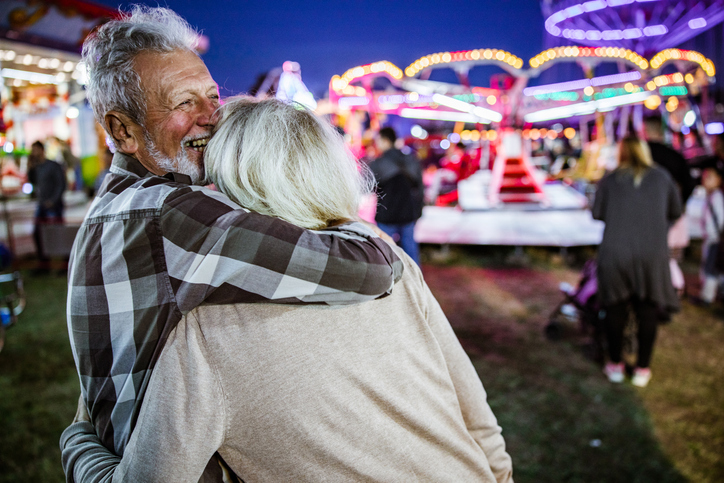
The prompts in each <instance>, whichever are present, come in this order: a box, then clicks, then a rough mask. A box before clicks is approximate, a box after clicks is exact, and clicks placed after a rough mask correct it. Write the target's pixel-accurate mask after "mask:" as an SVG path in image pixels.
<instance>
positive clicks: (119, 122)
mask: <svg viewBox="0 0 724 483" xmlns="http://www.w3.org/2000/svg"><path fill="white" fill-rule="evenodd" d="M105 121H106V126H108V130H109V132H110V135H111V137H112V138H113V141H114V143H115V144H116V148H118V150H119V151H120V152H122V153H124V154H128V155H130V156H133V155H134V154H136V153H137V152H138V149H139V148H140V147H141V143H140V142H139V138H138V137H139V136H140V133H141V131H142V130H141V127H140V126H139V125H138V124H136V123H135V122H133V121H132V120H131V118H130V117H128V116H127V115H125V114H123V113H121V112H118V111H108V112H107V113H106V115H105Z"/></svg>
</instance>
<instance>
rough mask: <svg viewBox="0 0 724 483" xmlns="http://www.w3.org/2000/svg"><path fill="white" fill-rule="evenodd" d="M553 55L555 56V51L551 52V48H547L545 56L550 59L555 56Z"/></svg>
mask: <svg viewBox="0 0 724 483" xmlns="http://www.w3.org/2000/svg"><path fill="white" fill-rule="evenodd" d="M555 56H556V53H555V52H553V49H551V50H549V51H548V52H546V57H548V58H549V59H551V60H553V59H554V58H555Z"/></svg>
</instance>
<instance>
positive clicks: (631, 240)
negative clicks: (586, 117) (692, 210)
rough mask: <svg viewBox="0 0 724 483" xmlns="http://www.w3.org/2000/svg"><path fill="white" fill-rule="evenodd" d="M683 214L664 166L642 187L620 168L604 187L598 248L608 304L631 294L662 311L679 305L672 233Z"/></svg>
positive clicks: (596, 213) (598, 206)
mask: <svg viewBox="0 0 724 483" xmlns="http://www.w3.org/2000/svg"><path fill="white" fill-rule="evenodd" d="M679 216H681V202H680V200H679V195H678V193H677V188H676V185H675V184H674V182H673V180H672V179H671V176H670V175H669V174H668V173H667V172H666V171H665V170H664V169H662V168H660V167H658V166H653V167H651V168H649V169H648V170H646V172H645V173H644V174H643V177H642V178H641V180H640V183H639V184H638V185H637V184H636V183H635V182H634V175H633V174H632V173H631V172H627V171H626V170H622V169H618V170H616V171H614V172H612V173H610V174H608V175H606V176H605V177H604V178H603V179H602V180H601V181H600V183H599V185H598V190H597V192H596V198H595V202H594V205H593V217H594V218H595V219H598V220H602V221H604V222H605V223H606V227H605V229H604V232H603V240H602V241H601V245H600V247H599V250H598V280H599V289H600V296H601V299H602V303H603V305H610V304H614V303H617V302H620V301H622V300H627V299H628V298H630V297H631V296H637V297H640V298H641V299H648V300H651V301H653V302H656V303H657V304H659V305H660V306H661V307H672V308H673V307H677V306H678V301H677V298H676V294H675V293H674V290H673V287H672V285H671V275H670V273H669V254H668V253H669V252H668V246H667V234H668V230H669V226H670V224H671V223H672V222H673V221H674V220H676V219H677V218H678V217H679Z"/></svg>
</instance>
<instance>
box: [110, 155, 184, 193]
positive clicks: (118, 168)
mask: <svg viewBox="0 0 724 483" xmlns="http://www.w3.org/2000/svg"><path fill="white" fill-rule="evenodd" d="M111 172H112V173H115V174H119V175H122V176H129V175H130V176H137V177H139V178H149V177H151V176H156V175H155V174H153V173H151V172H150V171H149V170H147V169H146V168H145V167H144V166H143V165H142V164H141V162H140V161H138V160H137V159H136V158H132V157H131V156H129V155H127V154H124V153H121V152H120V151H116V153H115V154H114V155H113V163H112V164H111ZM163 177H164V178H166V179H168V180H170V181H175V182H176V183H182V184H188V185H190V184H192V183H191V177H190V176H188V175H185V174H181V173H166V174H165V175H164V176H163Z"/></svg>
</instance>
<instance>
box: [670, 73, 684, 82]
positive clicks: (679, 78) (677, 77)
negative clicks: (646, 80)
mask: <svg viewBox="0 0 724 483" xmlns="http://www.w3.org/2000/svg"><path fill="white" fill-rule="evenodd" d="M671 79H672V80H673V81H674V82H676V83H677V84H681V83H682V82H684V76H683V75H682V74H681V72H677V73H676V74H674V75H673V76H672V77H671Z"/></svg>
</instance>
